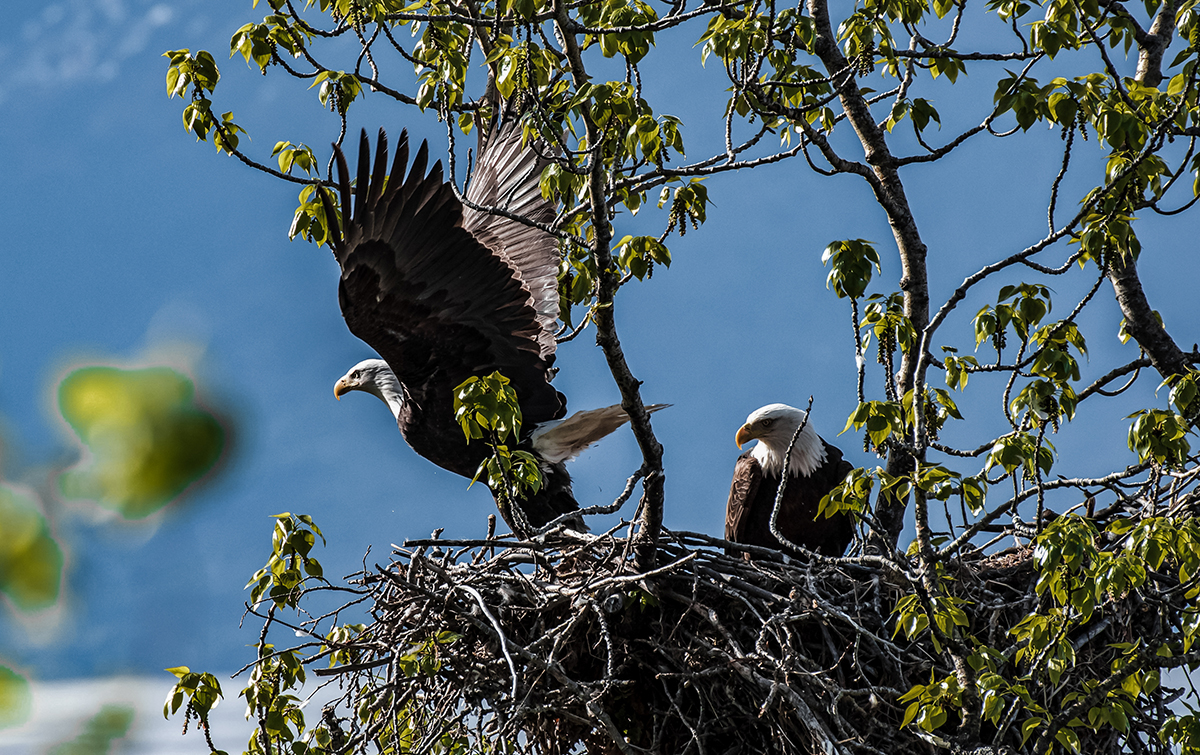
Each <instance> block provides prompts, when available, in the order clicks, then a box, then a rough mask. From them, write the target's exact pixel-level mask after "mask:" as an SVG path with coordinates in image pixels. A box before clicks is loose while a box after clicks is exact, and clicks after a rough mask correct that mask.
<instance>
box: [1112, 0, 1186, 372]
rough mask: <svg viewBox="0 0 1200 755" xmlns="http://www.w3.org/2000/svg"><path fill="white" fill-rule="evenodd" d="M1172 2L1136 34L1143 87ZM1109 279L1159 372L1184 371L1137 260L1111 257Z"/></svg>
mask: <svg viewBox="0 0 1200 755" xmlns="http://www.w3.org/2000/svg"><path fill="white" fill-rule="evenodd" d="M1175 5H1176V3H1175V0H1165V2H1163V4H1162V6H1161V7H1160V8H1159V11H1158V14H1157V15H1156V16H1155V18H1154V23H1153V25H1152V26H1151V27H1150V31H1149V33H1148V34H1146V35H1145V36H1142V35H1139V36H1138V40H1137V41H1138V65H1137V76H1136V78H1137V81H1138V82H1139V83H1141V84H1144V85H1146V86H1149V87H1156V86H1158V84H1159V83H1160V82H1162V78H1163V75H1162V58H1163V53H1164V52H1165V51H1166V49H1167V47H1168V46H1169V45H1170V44H1171V37H1172V35H1173V34H1174V31H1175ZM1108 279H1109V280H1110V281H1111V282H1112V286H1113V293H1115V294H1116V297H1117V304H1118V305H1120V307H1121V314H1123V315H1124V316H1125V329H1126V331H1128V333H1129V334H1130V335H1131V336H1133V338H1134V340H1136V341H1137V342H1138V345H1139V346H1141V347H1142V349H1143V350H1144V351H1145V352H1146V356H1148V357H1149V358H1150V363H1151V365H1153V366H1154V369H1155V370H1157V371H1158V374H1159V375H1161V376H1162V377H1164V378H1166V377H1170V376H1171V375H1181V374H1184V373H1186V372H1187V371H1188V370H1189V368H1190V361H1189V360H1188V358H1187V355H1185V354H1184V352H1183V350H1182V349H1180V348H1179V345H1178V344H1176V343H1175V341H1174V339H1172V338H1171V336H1170V334H1168V333H1167V331H1166V329H1165V328H1164V327H1163V324H1162V323H1161V322H1159V320H1158V318H1157V317H1156V316H1155V315H1154V310H1153V308H1151V306H1150V302H1149V300H1148V299H1147V298H1146V292H1145V289H1143V288H1142V282H1141V279H1140V278H1139V277H1138V272H1137V261H1136V260H1135V259H1134V258H1133V257H1132V256H1131V255H1116V256H1114V257H1113V259H1111V260H1110V261H1109V265H1108Z"/></svg>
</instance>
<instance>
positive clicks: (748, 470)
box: [725, 452, 769, 545]
mask: <svg viewBox="0 0 1200 755" xmlns="http://www.w3.org/2000/svg"><path fill="white" fill-rule="evenodd" d="M762 479H763V471H762V467H761V466H760V465H759V463H758V460H757V459H755V458H754V457H753V456H751V455H750V453H749V452H747V453H744V454H742V455H741V456H739V457H738V460H737V464H735V465H734V467H733V484H732V485H730V486H729V503H728V504H727V505H726V506H725V539H726V540H732V541H733V542H735V543H747V542H750V541H749V540H748V539H747V536H748V530H749V528H750V509H751V508H752V507H753V505H754V502H755V501H756V500H757V499H758V489H759V488H760V487H762ZM751 544H752V545H762V543H751ZM768 545H769V544H768Z"/></svg>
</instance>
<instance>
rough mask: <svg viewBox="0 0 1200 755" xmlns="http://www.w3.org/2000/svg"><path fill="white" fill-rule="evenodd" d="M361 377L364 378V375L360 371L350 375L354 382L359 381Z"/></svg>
mask: <svg viewBox="0 0 1200 755" xmlns="http://www.w3.org/2000/svg"><path fill="white" fill-rule="evenodd" d="M360 377H362V374H361V373H360V372H359V371H358V370H355V371H354V372H351V373H350V378H351V379H352V380H358V379H359V378H360Z"/></svg>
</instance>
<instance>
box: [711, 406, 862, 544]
mask: <svg viewBox="0 0 1200 755" xmlns="http://www.w3.org/2000/svg"><path fill="white" fill-rule="evenodd" d="M805 416H806V413H805V412H804V411H802V410H800V409H796V408H795V407H791V406H788V405H786V404H770V405H768V406H764V407H763V408H761V409H759V410H757V411H755V412H753V413H752V414H751V415H750V416H749V417H747V418H746V424H744V425H742V426H741V427H740V428H738V431H737V437H736V441H737V445H738V448H741V447H742V446H743V445H744V444H746V443H748V442H749V441H751V440H757V441H758V443H757V444H755V446H754V448H752V449H750V450H749V451H747V452H746V453H744V454H742V455H741V456H739V457H738V460H737V465H736V466H735V467H734V469H733V485H732V486H731V487H730V489H729V503H728V504H727V506H726V509H725V539H726V540H732V541H733V542H735V543H745V544H747V545H762V546H766V547H768V548H775V549H778V550H787V549H786V548H784V547H783V546H782V545H781V544H780V542H779V540H778V539H777V538H776V537H775V536H774V535H773V534H771V510H772V509H773V508H774V506H775V495H776V493H777V492H778V490H779V482H780V480H781V479H782V475H783V457H784V454H785V453H786V452H787V448H788V443H790V442H791V440H792V435H794V434H795V432H796V428H798V427H800V424H801V423H802V422H804V418H805ZM853 468H854V467H852V466H851V465H850V463H849V462H848V461H846V460H845V459H843V458H842V452H841V451H839V450H838V449H837V448H835V447H833V446H831V445H829V444H828V443H826V442H825V441H824V440H822V439H821V436H819V435H817V433H816V431H815V430H814V429H813V427H812V424H811V423H809V424H808V425H805V427H804V430H803V432H801V433H800V437H799V438H797V439H796V445H795V447H793V448H792V456H791V463H790V464H789V465H788V483H787V487H786V488H785V489H784V491H783V500H782V501H780V503H779V513H778V515H777V516H776V520H775V524H776V527H777V528H778V529H779V532H780V534H782V535H783V536H784V538H786V539H788V540H790V541H792V542H793V543H795V544H797V545H800V546H803V547H805V548H808V549H809V550H813V551H817V552H818V553H822V554H824V555H826V556H841V555H842V554H843V553H845V552H846V546H848V545H849V544H850V540H851V539H852V538H853V536H854V523H853V521H852V520H851V518H850V516H849V515H847V514H844V513H843V514H835V515H834V516H832V517H825V516H820V517H818V516H817V505H818V504H819V503H820V501H821V499H822V498H823V497H825V494H826V493H828V492H829V491H830V490H832V489H833V488H834V487H835V486H836V485H838V483H840V482H841V481H842V480H843V479H845V477H846V475H847V473H849V472H850V470H851V469H853Z"/></svg>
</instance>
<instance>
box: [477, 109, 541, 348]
mask: <svg viewBox="0 0 1200 755" xmlns="http://www.w3.org/2000/svg"><path fill="white" fill-rule="evenodd" d="M522 141H523V140H522V128H521V122H520V120H519V119H517V118H515V117H511V116H510V117H508V118H507V119H505V120H503V121H502V122H500V123H497V124H496V125H495V126H494V127H493V130H492V133H491V134H489V135H488V137H487V139H486V141H485V142H484V144H483V147H482V148H481V149H480V152H479V157H478V159H477V160H476V165H475V170H474V173H473V175H472V177H471V183H470V185H469V186H468V187H467V195H466V196H467V201H468V202H470V203H472V204H476V205H479V206H481V207H487V208H498V209H500V210H504V211H505V212H507V213H511V214H513V215H519V216H521V217H524V218H527V219H529V220H532V221H535V222H538V223H541V224H543V225H547V224H549V223H551V222H552V221H553V220H554V215H555V212H554V206H553V205H552V204H551V203H550V202H549V201H547V200H546V199H544V198H543V197H542V192H541V188H540V185H539V184H540V181H541V177H542V170H543V169H544V168H545V167H546V166H547V165H548V164H549V161H548V160H546V159H544V158H542V157H541V156H540V155H539V153H538V150H536V149H535V148H534V145H532V144H523V143H522ZM463 227H464V228H466V229H467V230H468V231H470V232H471V233H472V234H473V235H474V236H475V238H477V239H479V240H480V242H482V243H483V245H484V246H486V247H488V248H489V249H491V250H492V251H493V252H495V253H497V254H499V255H500V256H502V257H503V258H504V259H505V261H507V262H508V263H509V265H511V266H512V267H513V268H514V269H515V270H516V271H517V274H518V276H519V277H520V279H521V286H522V287H523V288H524V289H525V290H526V291H528V292H529V303H530V306H532V307H533V309H534V311H535V312H537V319H538V324H539V325H540V326H541V332H540V333H539V334H538V344H539V346H540V347H541V350H542V356H544V357H547V358H549V357H550V356H551V355H552V354H553V353H554V348H555V345H556V344H555V341H554V335H555V333H556V332H557V330H558V244H557V242H556V241H555V239H554V237H553V236H551V235H550V234H549V233H546V232H545V231H543V230H541V229H540V228H536V227H534V226H531V225H527V224H525V223H522V222H520V221H517V220H513V219H511V218H508V217H505V216H504V215H497V214H493V213H490V212H484V211H481V210H476V209H474V208H472V207H464V208H463Z"/></svg>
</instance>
